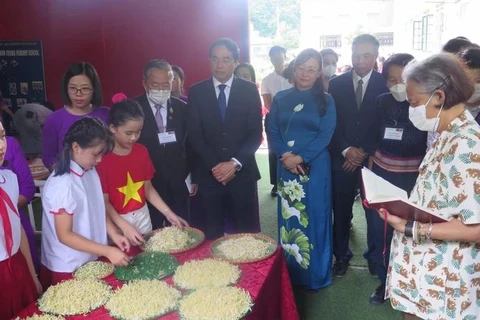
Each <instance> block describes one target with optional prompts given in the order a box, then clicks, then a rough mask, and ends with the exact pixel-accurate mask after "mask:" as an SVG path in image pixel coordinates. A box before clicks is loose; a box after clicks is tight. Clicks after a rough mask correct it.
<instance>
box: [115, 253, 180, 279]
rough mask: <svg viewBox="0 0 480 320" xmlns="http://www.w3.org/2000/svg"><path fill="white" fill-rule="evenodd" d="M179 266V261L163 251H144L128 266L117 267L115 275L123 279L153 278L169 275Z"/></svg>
mask: <svg viewBox="0 0 480 320" xmlns="http://www.w3.org/2000/svg"><path fill="white" fill-rule="evenodd" d="M177 267H178V261H177V259H175V258H174V257H172V256H171V255H169V254H167V253H163V252H142V253H140V254H139V255H137V256H136V257H134V258H133V259H132V260H130V263H129V265H128V266H126V267H116V268H115V271H114V273H115V277H116V278H117V279H118V280H122V281H132V280H153V279H162V278H165V277H168V276H169V275H171V274H172V273H174V272H175V270H176V269H177Z"/></svg>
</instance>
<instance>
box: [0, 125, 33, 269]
mask: <svg viewBox="0 0 480 320" xmlns="http://www.w3.org/2000/svg"><path fill="white" fill-rule="evenodd" d="M0 135H1V136H4V135H5V131H4V130H3V132H1V133H0ZM2 166H3V167H4V168H5V169H9V170H11V171H12V172H13V173H15V174H16V175H17V180H18V188H19V193H20V195H19V197H18V210H19V213H20V221H21V222H22V226H23V229H25V233H26V234H27V239H28V244H29V245H30V252H31V254H32V261H33V264H34V266H35V269H36V270H37V272H38V271H39V268H40V260H39V255H38V249H37V244H36V243H35V233H34V231H33V228H32V225H31V224H30V220H29V219H28V216H27V214H26V213H25V212H24V211H23V210H22V208H25V207H26V206H27V204H29V203H30V201H32V199H33V196H34V195H35V183H34V182H33V178H32V173H31V172H30V167H29V166H28V163H27V159H26V158H25V154H24V153H23V151H22V148H21V147H20V144H19V143H18V141H17V140H16V139H15V138H13V137H7V152H6V153H5V160H4V162H3V164H2Z"/></svg>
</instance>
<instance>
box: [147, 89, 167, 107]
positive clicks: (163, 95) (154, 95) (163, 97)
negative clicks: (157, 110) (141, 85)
mask: <svg viewBox="0 0 480 320" xmlns="http://www.w3.org/2000/svg"><path fill="white" fill-rule="evenodd" d="M170 93H171V91H170V90H148V92H147V97H148V99H149V100H150V101H152V103H153V104H155V105H164V104H165V103H167V101H168V99H170Z"/></svg>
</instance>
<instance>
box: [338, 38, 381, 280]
mask: <svg viewBox="0 0 480 320" xmlns="http://www.w3.org/2000/svg"><path fill="white" fill-rule="evenodd" d="M378 48H379V43H378V40H377V39H376V38H375V37H374V36H372V35H369V34H363V35H360V36H358V37H356V38H355V39H354V40H353V43H352V65H353V70H351V71H350V72H347V73H344V74H342V75H340V76H338V77H335V78H333V79H332V80H330V83H329V92H330V94H331V95H332V97H333V98H334V100H335V105H336V108H337V127H336V129H335V133H334V135H333V139H332V142H331V154H332V190H333V214H334V224H333V253H334V255H335V264H334V267H333V274H334V275H335V276H337V277H341V276H344V275H345V274H346V272H347V269H348V264H349V261H350V259H351V258H352V252H351V251H350V249H349V247H348V242H349V239H350V223H351V217H352V207H353V202H354V200H355V193H356V190H357V188H358V187H359V186H360V168H361V167H362V166H364V165H366V161H367V158H368V156H369V155H372V154H373V152H374V150H373V149H374V143H373V141H374V140H375V137H370V136H369V133H372V132H374V130H369V127H370V126H373V125H374V124H375V117H376V115H375V101H376V99H377V97H378V96H379V95H380V94H382V93H385V92H387V91H388V88H387V86H386V84H385V81H384V79H383V78H382V76H381V74H380V73H378V72H377V71H375V70H373V67H374V64H375V61H376V59H377V56H378ZM368 221H369V217H368V216H367V228H368V225H369V223H368ZM367 233H368V229H367ZM367 238H369V240H368V245H369V248H368V251H367V252H366V253H365V255H364V257H365V258H367V259H368V261H369V269H370V270H371V272H373V271H374V270H375V269H374V266H373V262H372V261H373V256H371V255H372V254H374V253H373V252H371V250H373V246H372V245H371V244H372V243H373V238H371V236H368V235H367Z"/></svg>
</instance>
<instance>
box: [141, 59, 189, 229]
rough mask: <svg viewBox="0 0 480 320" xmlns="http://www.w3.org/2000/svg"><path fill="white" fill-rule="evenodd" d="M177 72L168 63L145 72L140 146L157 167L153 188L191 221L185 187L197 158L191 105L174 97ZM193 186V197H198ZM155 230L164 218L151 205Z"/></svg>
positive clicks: (153, 64) (154, 64)
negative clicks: (190, 140) (191, 139)
mask: <svg viewBox="0 0 480 320" xmlns="http://www.w3.org/2000/svg"><path fill="white" fill-rule="evenodd" d="M172 82H173V71H172V67H171V66H170V64H169V63H168V62H166V61H165V60H158V59H155V60H152V61H150V62H149V63H148V64H147V65H146V66H145V69H144V71H143V86H144V88H145V94H144V95H141V96H139V97H136V98H135V100H136V101H137V102H138V103H139V104H140V106H141V107H142V110H143V113H144V114H145V121H144V125H143V130H142V133H141V135H140V138H139V139H138V142H139V143H141V144H143V145H144V146H145V147H147V149H148V152H149V153H150V158H151V160H152V162H153V166H154V167H155V175H154V176H153V179H152V185H153V187H154V188H155V190H157V192H158V194H159V195H160V196H161V197H162V199H163V200H164V201H165V202H166V203H167V204H168V206H169V207H170V208H171V209H172V210H173V211H174V212H175V213H176V214H177V215H179V216H180V217H182V218H184V219H185V220H187V221H188V218H189V217H188V211H189V207H188V197H189V193H190V192H189V190H188V188H187V185H186V183H185V179H186V178H187V176H188V175H189V174H190V173H191V172H192V171H193V162H194V159H193V156H192V153H191V152H189V147H187V128H186V121H187V105H186V104H185V102H183V101H181V100H179V99H177V98H175V97H172V96H171V95H170V92H171V90H172ZM196 189H197V186H196V185H193V187H192V189H191V195H193V194H195V193H196ZM149 210H150V217H151V219H152V225H153V228H154V229H156V228H160V227H162V226H163V225H164V223H165V219H164V216H163V215H162V214H161V213H160V212H158V210H157V209H156V208H155V207H153V206H151V205H150V204H149Z"/></svg>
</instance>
